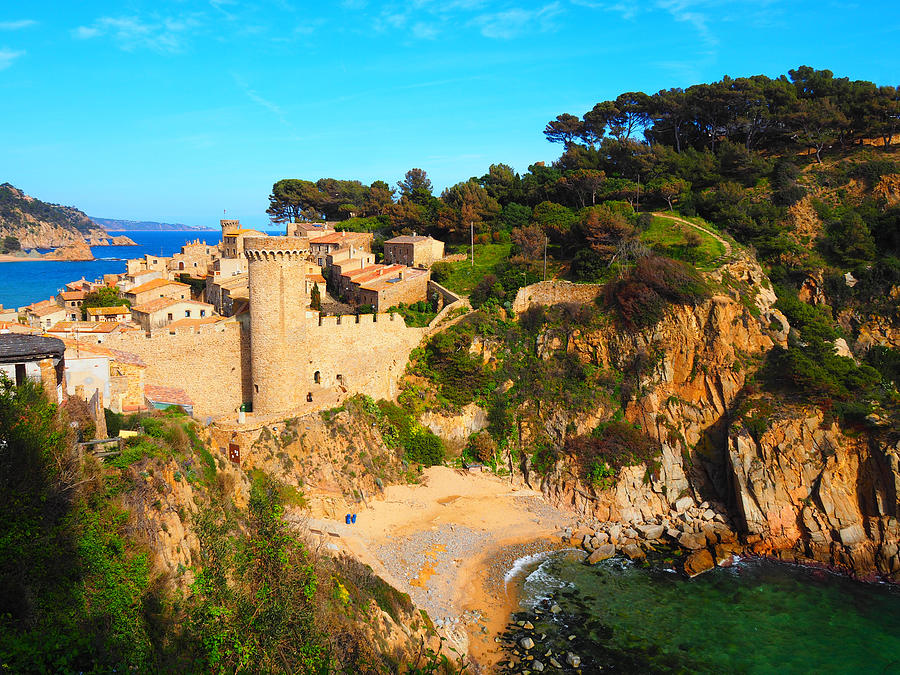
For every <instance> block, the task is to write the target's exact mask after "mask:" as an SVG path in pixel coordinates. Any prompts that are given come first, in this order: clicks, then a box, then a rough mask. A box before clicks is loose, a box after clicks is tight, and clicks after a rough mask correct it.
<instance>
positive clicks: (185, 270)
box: [167, 239, 219, 278]
mask: <svg viewBox="0 0 900 675" xmlns="http://www.w3.org/2000/svg"><path fill="white" fill-rule="evenodd" d="M218 253H219V248H218V247H217V246H210V245H209V244H207V243H206V242H205V241H200V240H199V239H195V240H194V241H191V242H188V243H186V244H185V245H184V246H182V247H181V251H180V252H179V253H176V254H175V255H173V256H172V257H171V258H169V261H168V264H167V268H168V270H167V271H168V273H169V274H168V276H169V278H175V277H176V275H178V274H189V275H190V276H192V277H197V278H202V277H205V276H206V275H207V273H208V272H209V270H210V268H211V267H212V264H213V260H214V259H215V257H216V256H217V255H218Z"/></svg>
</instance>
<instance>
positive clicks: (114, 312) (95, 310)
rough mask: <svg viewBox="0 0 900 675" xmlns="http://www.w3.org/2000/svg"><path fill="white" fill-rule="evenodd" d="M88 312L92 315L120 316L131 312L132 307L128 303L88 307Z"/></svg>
mask: <svg viewBox="0 0 900 675" xmlns="http://www.w3.org/2000/svg"><path fill="white" fill-rule="evenodd" d="M87 313H88V315H90V316H119V315H121V314H131V309H130V308H129V307H128V306H127V305H116V306H115V307H88V308H87Z"/></svg>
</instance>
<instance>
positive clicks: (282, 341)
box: [244, 237, 425, 415]
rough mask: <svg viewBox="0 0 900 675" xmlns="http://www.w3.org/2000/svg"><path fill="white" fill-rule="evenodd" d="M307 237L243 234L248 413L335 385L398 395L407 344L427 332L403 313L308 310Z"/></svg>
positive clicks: (286, 407)
mask: <svg viewBox="0 0 900 675" xmlns="http://www.w3.org/2000/svg"><path fill="white" fill-rule="evenodd" d="M308 247H309V243H308V240H307V239H306V238H305V237H248V238H247V239H246V240H245V241H244V251H245V253H246V255H247V263H248V267H249V285H250V372H251V386H252V389H251V394H252V396H253V412H254V414H258V415H271V414H276V413H279V412H287V411H290V410H293V409H295V408H297V407H298V406H301V405H303V404H304V403H305V402H307V397H309V396H312V397H313V398H315V396H316V395H317V392H320V391H322V390H325V389H331V388H337V389H338V390H339V391H340V392H341V393H348V394H349V393H356V392H365V393H367V394H369V395H370V396H373V397H376V398H391V397H393V396H395V395H396V383H397V379H398V378H399V377H400V376H401V375H402V374H403V372H404V370H405V368H406V362H407V359H408V357H409V353H410V351H412V349H413V348H415V347H416V346H417V345H418V344H419V341H420V340H421V339H422V337H423V335H424V334H425V329H422V328H407V326H406V324H405V323H404V321H403V319H402V317H400V316H394V315H388V314H376V315H371V314H369V315H360V316H356V315H351V316H321V315H320V314H319V313H318V312H314V311H310V310H309V296H308V295H306V290H305V289H306V284H305V283H304V281H305V276H306V255H307V254H308Z"/></svg>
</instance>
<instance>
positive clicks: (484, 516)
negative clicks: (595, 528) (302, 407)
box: [306, 467, 576, 672]
mask: <svg viewBox="0 0 900 675" xmlns="http://www.w3.org/2000/svg"><path fill="white" fill-rule="evenodd" d="M316 515H317V514H316V513H315V510H314V512H313V516H312V517H309V518H306V522H307V524H308V526H309V527H310V528H311V529H314V530H317V531H321V532H327V533H330V536H329V535H326V536H324V537H323V543H324V544H325V545H330V547H331V548H337V549H339V550H344V551H347V552H349V553H352V554H353V555H355V556H356V557H357V558H359V559H360V560H361V561H363V562H365V563H367V564H369V565H371V566H372V568H373V569H374V570H375V571H376V572H377V573H378V574H379V575H381V576H382V577H384V579H385V580H387V581H388V582H389V583H391V584H392V585H394V586H395V587H396V588H398V589H399V590H401V591H403V592H405V593H409V595H410V597H411V598H412V600H413V602H415V603H416V605H417V606H418V607H420V608H422V609H424V610H425V611H427V612H428V614H429V616H430V617H431V618H432V620H433V621H434V623H435V626H436V628H437V630H438V632H439V634H440V635H441V636H442V637H444V638H445V640H446V642H445V644H446V645H447V646H448V647H450V648H453V649H455V650H457V651H458V652H459V653H461V654H468V655H469V657H470V659H471V660H473V661H474V662H475V663H477V667H480V668H490V666H491V665H492V664H493V663H496V660H497V659H498V657H499V656H500V654H501V652H500V649H499V645H498V644H497V643H496V642H495V641H494V637H495V636H496V635H497V634H498V633H500V632H501V631H502V630H503V628H504V627H505V626H506V624H507V621H508V619H509V615H510V613H511V612H512V611H514V609H515V608H516V605H517V601H516V593H515V589H514V588H507V587H506V583H505V579H504V577H505V575H506V573H507V572H508V570H509V569H510V568H511V567H512V566H513V565H514V563H515V561H516V560H517V559H519V558H521V557H522V556H525V555H531V554H534V553H538V552H541V551H549V550H553V549H556V548H559V547H561V546H562V545H563V543H562V541H561V539H560V537H559V533H560V531H561V530H562V529H564V528H565V527H566V526H570V525H572V524H573V523H574V522H575V520H576V517H575V515H574V514H572V513H567V512H565V511H560V510H558V509H555V508H553V507H551V506H549V505H548V504H547V503H546V502H544V500H543V498H542V496H541V494H540V493H539V492H535V491H532V490H529V489H527V488H526V487H521V486H516V485H513V484H511V483H510V482H509V480H508V479H507V480H504V479H502V478H497V477H495V476H492V475H489V474H472V473H468V472H466V471H462V470H456V469H451V468H448V467H432V468H430V469H428V470H427V471H425V473H424V474H423V479H422V482H421V483H420V484H417V485H392V486H388V487H387V488H385V490H384V491H383V492H382V493H381V494H380V495H378V496H376V497H374V498H372V499H370V500H369V501H368V509H365V508H364V509H363V510H361V511H359V512H358V513H357V521H356V524H354V525H347V524H346V523H345V522H344V520H343V519H341V520H335V519H333V518H325V517H316ZM333 535H338V536H333ZM476 672H478V671H477V670H476Z"/></svg>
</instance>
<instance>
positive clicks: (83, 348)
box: [62, 338, 147, 368]
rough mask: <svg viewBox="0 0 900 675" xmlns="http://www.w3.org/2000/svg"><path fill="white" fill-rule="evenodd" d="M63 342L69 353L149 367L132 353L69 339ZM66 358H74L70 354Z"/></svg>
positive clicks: (63, 339) (64, 339)
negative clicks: (85, 354)
mask: <svg viewBox="0 0 900 675" xmlns="http://www.w3.org/2000/svg"><path fill="white" fill-rule="evenodd" d="M62 342H63V343H64V344H65V345H66V350H67V351H70V350H73V349H74V350H76V352H75V353H77V354H79V353H81V352H90V353H91V354H94V355H95V356H106V357H108V358H110V359H112V360H113V361H116V362H117V363H125V364H127V365H130V366H139V367H141V368H146V367H147V364H146V363H144V362H143V360H141V357H140V356H138V355H137V354H132V353H131V352H123V351H122V350H121V349H110V348H109V347H105V346H104V345H98V344H92V343H89V342H88V343H86V342H80V341H78V340H71V339H68V338H62ZM66 358H72V355H71V354H68V355H67V356H66Z"/></svg>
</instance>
